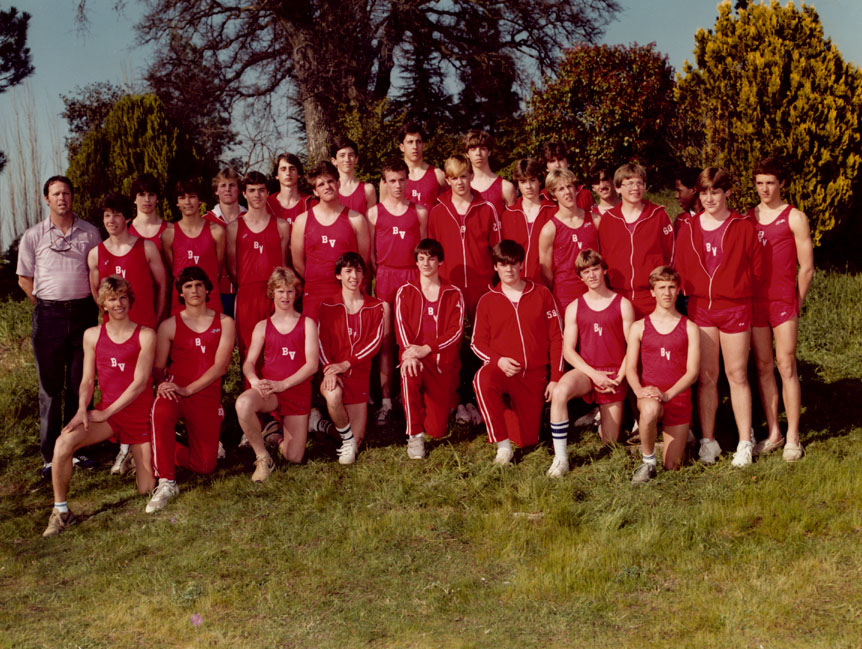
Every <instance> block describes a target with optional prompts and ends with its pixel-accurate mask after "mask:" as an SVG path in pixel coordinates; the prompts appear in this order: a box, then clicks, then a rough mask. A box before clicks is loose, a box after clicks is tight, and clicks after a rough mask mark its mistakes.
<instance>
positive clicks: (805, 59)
mask: <svg viewBox="0 0 862 649" xmlns="http://www.w3.org/2000/svg"><path fill="white" fill-rule="evenodd" d="M718 10H719V15H718V19H717V20H716V23H715V26H714V27H713V29H710V30H704V29H701V30H698V32H697V34H696V35H695V41H696V48H695V65H691V64H689V63H686V65H685V67H684V70H683V76H682V78H681V79H680V80H679V84H678V98H679V102H680V110H681V111H682V112H683V113H684V114H685V115H687V119H688V120H689V122H690V123H691V124H693V125H695V128H696V132H698V133H701V134H702V135H701V137H700V138H699V140H700V141H699V142H696V143H695V145H694V146H692V147H690V148H689V150H688V152H687V153H688V155H687V158H688V160H687V162H689V163H695V164H702V165H707V164H711V165H720V166H722V167H725V168H727V169H729V170H730V171H731V172H732V173H733V174H734V175H735V176H736V177H737V180H738V181H739V183H740V185H741V192H739V196H740V203H741V206H742V205H746V204H750V203H753V202H756V201H757V196H756V192H755V189H754V181H753V178H752V177H751V169H752V167H753V165H754V163H755V162H756V161H757V160H758V159H760V158H763V157H766V156H767V155H772V154H777V155H782V156H783V157H784V158H785V160H786V161H787V163H788V166H789V170H790V178H789V181H788V183H787V185H786V186H785V191H784V195H785V197H786V198H787V199H788V200H789V201H790V202H791V203H793V204H795V205H796V206H797V207H799V209H801V210H803V211H804V212H805V213H806V214H807V215H808V217H809V219H810V221H811V226H812V236H813V238H814V242H815V243H818V244H819V243H820V242H821V240H822V239H823V237H824V236H825V235H826V234H827V233H828V232H830V231H832V230H833V229H835V228H836V226H837V225H838V224H839V223H841V222H842V220H845V219H847V217H848V215H849V214H850V211H851V206H852V196H853V191H854V188H858V185H859V165H860V161H862V135H860V130H859V120H860V111H862V74H860V71H859V70H858V68H856V67H855V66H853V65H852V64H849V63H845V62H844V60H843V59H842V57H841V53H840V52H839V51H838V48H837V47H835V46H834V45H833V44H832V42H831V40H830V39H828V38H824V36H823V27H822V25H821V24H820V19H819V17H818V15H817V12H816V11H815V10H814V9H813V8H812V7H810V6H805V5H803V6H802V8H801V9H797V8H796V7H795V6H794V5H793V4H792V3H788V4H787V5H786V6H782V5H781V4H780V3H779V2H777V0H775V1H773V2H772V3H771V4H769V5H765V4H758V5H752V6H749V7H748V8H747V9H739V10H738V11H736V12H734V11H733V10H732V9H731V6H730V3H729V2H725V3H723V4H721V5H719V8H718Z"/></svg>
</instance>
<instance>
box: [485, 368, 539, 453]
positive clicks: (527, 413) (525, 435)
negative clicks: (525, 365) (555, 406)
mask: <svg viewBox="0 0 862 649" xmlns="http://www.w3.org/2000/svg"><path fill="white" fill-rule="evenodd" d="M547 385H548V379H547V374H546V372H545V370H535V371H532V370H528V371H527V372H526V373H524V372H521V373H518V374H516V375H515V376H512V377H508V376H506V375H505V374H503V371H502V370H501V369H500V368H499V367H497V366H496V365H490V364H486V365H483V366H482V367H481V369H480V370H479V371H478V372H476V377H475V378H474V379H473V389H474V390H475V391H476V401H477V402H478V403H479V410H480V411H481V412H482V417H484V419H485V425H486V426H487V429H488V439H490V440H491V441H492V442H495V443H496V442H502V441H503V440H505V439H509V438H510V436H511V439H512V441H513V442H515V444H517V445H518V446H520V447H521V448H524V447H526V446H534V445H535V444H536V443H537V442H538V441H539V426H540V425H541V423H542V408H543V407H544V404H545V387H546V386H547ZM503 395H508V396H509V401H510V402H511V404H512V408H511V410H512V411H513V412H514V414H515V416H516V417H517V420H518V424H519V426H518V427H515V426H507V425H506V419H507V418H506V414H505V411H506V410H508V406H507V405H506V402H505V401H504V400H503Z"/></svg>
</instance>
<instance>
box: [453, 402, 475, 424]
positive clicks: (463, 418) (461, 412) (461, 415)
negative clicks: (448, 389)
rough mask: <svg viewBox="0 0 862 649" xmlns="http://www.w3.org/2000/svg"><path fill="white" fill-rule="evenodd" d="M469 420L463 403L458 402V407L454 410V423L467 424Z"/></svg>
mask: <svg viewBox="0 0 862 649" xmlns="http://www.w3.org/2000/svg"><path fill="white" fill-rule="evenodd" d="M470 421H471V418H470V414H469V413H468V412H467V409H466V408H465V407H464V404H463V403H459V404H458V409H457V410H456V411H455V423H456V424H469V423H470Z"/></svg>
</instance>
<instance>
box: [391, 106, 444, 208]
mask: <svg viewBox="0 0 862 649" xmlns="http://www.w3.org/2000/svg"><path fill="white" fill-rule="evenodd" d="M397 141H398V148H399V149H400V150H401V153H402V154H404V162H405V163H406V164H407V169H408V173H407V198H408V199H410V200H411V201H413V202H414V203H419V205H421V206H422V207H424V208H425V209H428V210H430V209H431V208H432V207H434V204H435V203H436V202H437V196H438V195H439V194H440V192H441V191H443V188H445V187H446V174H445V173H444V172H443V170H442V169H438V168H437V167H434V166H432V165H430V164H428V163H427V162H425V144H426V143H427V141H428V134H427V133H426V132H425V129H424V128H423V127H422V125H421V124H420V123H419V122H407V123H406V124H404V125H403V126H402V127H401V128H400V129H399V130H398V138H397ZM380 199H381V200H383V196H382V195H381V197H380Z"/></svg>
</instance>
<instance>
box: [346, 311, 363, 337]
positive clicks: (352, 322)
mask: <svg viewBox="0 0 862 649" xmlns="http://www.w3.org/2000/svg"><path fill="white" fill-rule="evenodd" d="M361 313H362V311H357V312H356V313H348V314H347V336H348V337H349V338H350V342H351V344H354V345H355V344H356V341H358V340H359V328H360V325H361V321H360V318H359V316H360V315H361Z"/></svg>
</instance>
